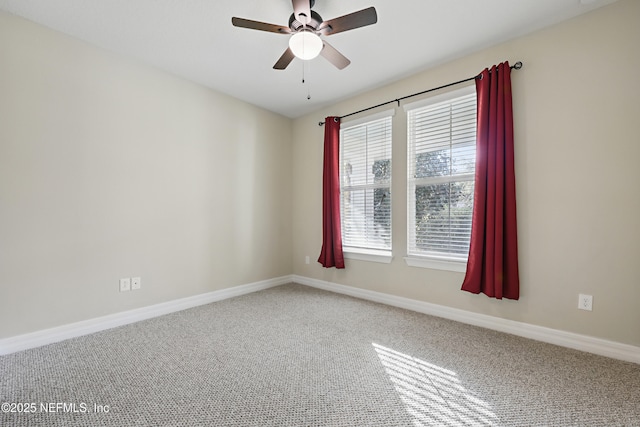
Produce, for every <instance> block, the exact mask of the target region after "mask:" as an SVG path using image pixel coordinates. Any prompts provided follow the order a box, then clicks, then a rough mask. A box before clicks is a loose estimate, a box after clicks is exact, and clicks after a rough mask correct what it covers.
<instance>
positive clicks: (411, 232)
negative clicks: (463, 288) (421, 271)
mask: <svg viewBox="0 0 640 427" xmlns="http://www.w3.org/2000/svg"><path fill="white" fill-rule="evenodd" d="M405 108H407V133H408V150H407V151H408V157H407V161H408V167H407V169H408V177H407V191H408V198H407V201H408V207H407V211H408V218H407V245H408V247H407V254H408V258H407V263H409V264H410V265H414V264H411V262H410V258H412V257H414V258H415V257H423V258H427V259H431V260H435V261H436V263H437V261H443V262H444V264H445V265H448V267H451V266H452V265H453V264H454V263H455V262H459V263H466V260H467V257H468V254H469V239H470V236H471V215H472V210H473V186H474V185H473V183H474V174H475V158H476V148H475V147H476V115H477V112H476V94H475V90H474V88H473V87H472V86H471V87H468V88H465V89H463V90H461V91H455V92H453V93H450V94H445V95H444V98H443V97H438V98H435V99H431V100H429V101H428V103H425V102H422V103H421V105H416V104H412V105H409V106H407V107H405ZM420 266H427V267H433V268H445V269H453V270H458V271H460V265H458V266H457V267H453V268H447V267H443V266H442V263H441V265H420ZM462 271H464V266H463V269H462Z"/></svg>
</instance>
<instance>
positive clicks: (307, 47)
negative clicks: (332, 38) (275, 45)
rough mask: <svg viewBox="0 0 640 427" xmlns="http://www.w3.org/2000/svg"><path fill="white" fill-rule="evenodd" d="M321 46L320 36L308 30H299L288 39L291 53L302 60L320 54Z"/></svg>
mask: <svg viewBox="0 0 640 427" xmlns="http://www.w3.org/2000/svg"><path fill="white" fill-rule="evenodd" d="M322 47H323V43H322V39H321V38H320V36H318V35H317V34H315V33H312V32H310V31H300V32H298V33H295V34H294V35H292V36H291V38H290V39H289V48H290V49H291V51H292V52H293V54H294V55H295V56H296V57H298V58H300V59H304V60H309V59H313V58H315V57H316V56H318V55H320V51H321V50H322Z"/></svg>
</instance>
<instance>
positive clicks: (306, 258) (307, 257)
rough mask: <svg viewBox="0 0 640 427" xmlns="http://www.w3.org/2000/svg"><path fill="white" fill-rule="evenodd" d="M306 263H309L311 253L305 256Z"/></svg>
mask: <svg viewBox="0 0 640 427" xmlns="http://www.w3.org/2000/svg"><path fill="white" fill-rule="evenodd" d="M304 263H305V264H309V255H307V256H306V257H304Z"/></svg>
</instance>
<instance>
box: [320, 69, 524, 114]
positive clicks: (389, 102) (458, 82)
mask: <svg viewBox="0 0 640 427" xmlns="http://www.w3.org/2000/svg"><path fill="white" fill-rule="evenodd" d="M510 68H511V69H512V70H514V69H515V70H519V69H520V68H522V62H520V61H518V62H516V63H515V64H513V65H512V66H511V67H510ZM480 76H481V74H478V75H477V76H473V77H469V78H467V79H464V80H459V81H457V82H453V83H449V84H446V85H443V86H438V87H434V88H432V89H427V90H423V91H422V92H418V93H412V94H411V95H407V96H403V97H402V98H397V99H394V100H392V101H387V102H383V103H382V104H378V105H374V106H373V107H368V108H365V109H362V110H359V111H355V112H353V113H349V114H345V115H344V116H340V117H338V118H339V119H344V118H345V117H349V116H353V115H355V114H359V113H364V112H365V111H369V110H373V109H374V108H378V107H382V106H383V105H389V104H393V103H394V102H397V103H398V107H399V106H400V101H404V100H405V99H407V98H412V97H414V96H418V95H424V94H425V93H429V92H433V91H436V90H440V89H444V88H446V87H449V86H455V85H459V84H460V83H464V82H469V81H471V80H475V79H477V78H478V77H480ZM334 120H335V119H334ZM322 125H324V122H318V126H322Z"/></svg>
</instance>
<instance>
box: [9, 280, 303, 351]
mask: <svg viewBox="0 0 640 427" xmlns="http://www.w3.org/2000/svg"><path fill="white" fill-rule="evenodd" d="M291 281H292V276H283V277H278V278H275V279H269V280H263V281H260V282H255V283H249V284H246V285H240V286H234V287H232V288H227V289H221V290H219V291H213V292H208V293H205V294H200V295H194V296H192V297H187V298H181V299H177V300H174V301H168V302H164V303H161V304H155V305H150V306H147V307H142V308H137V309H135V310H129V311H123V312H121V313H114V314H110V315H107V316H102V317H96V318H94V319H88V320H83V321H81V322H77V323H71V324H68V325H62V326H58V327H55V328H51V329H45V330H41V331H36V332H32V333H28V334H24V335H18V336H14V337H9V338H4V339H1V340H0V355H5V354H11V353H15V352H17V351H22V350H27V349H30V348H35V347H40V346H43V345H46V344H51V343H54V342H59V341H64V340H67V339H69V338H75V337H79V336H82V335H88V334H92V333H94V332H99V331H103V330H105V329H111V328H115V327H117V326H123V325H127V324H130V323H135V322H139V321H141V320H146V319H150V318H152V317H158V316H162V315H165V314H169V313H174V312H176V311H181V310H186V309H188V308H193V307H197V306H200V305H205V304H210V303H212V302H216V301H222V300H225V299H228V298H233V297H237V296H240V295H244V294H249V293H251V292H256V291H261V290H263V289H268V288H271V287H274V286H279V285H284V284H285V283H290V282H291Z"/></svg>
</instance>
